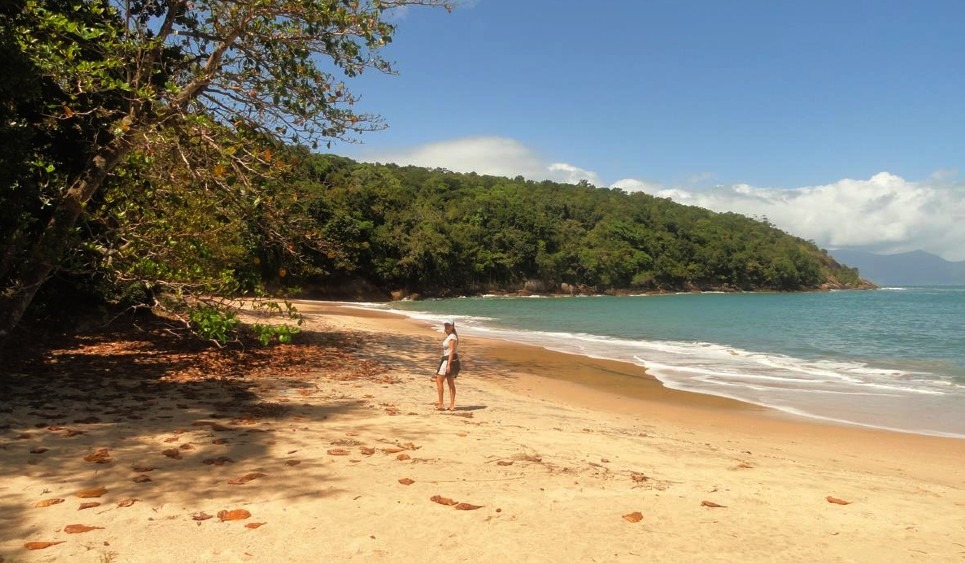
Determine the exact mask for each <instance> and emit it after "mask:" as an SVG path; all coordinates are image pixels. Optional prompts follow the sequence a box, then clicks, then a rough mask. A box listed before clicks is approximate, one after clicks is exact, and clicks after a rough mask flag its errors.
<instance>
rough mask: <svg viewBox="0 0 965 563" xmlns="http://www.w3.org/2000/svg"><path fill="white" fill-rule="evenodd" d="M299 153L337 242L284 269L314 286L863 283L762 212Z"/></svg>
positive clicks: (617, 287) (318, 212)
mask: <svg viewBox="0 0 965 563" xmlns="http://www.w3.org/2000/svg"><path fill="white" fill-rule="evenodd" d="M299 160H300V165H299V166H298V167H297V168H296V169H295V172H294V174H293V176H292V178H291V181H292V189H293V190H295V192H296V195H297V198H298V201H299V202H300V204H299V207H300V209H301V210H302V212H303V213H306V214H308V215H309V216H310V221H311V222H312V223H313V224H314V225H315V228H316V229H317V230H318V232H319V233H320V234H321V237H322V239H324V240H325V241H327V243H328V244H330V245H331V247H330V251H329V252H328V253H326V254H311V253H306V255H307V256H308V260H307V262H306V263H305V266H306V267H304V268H300V269H295V270H292V268H291V267H289V268H288V271H290V272H292V273H295V274H296V276H295V277H297V278H299V279H300V280H301V281H303V282H305V283H307V284H308V285H310V286H311V285H322V286H324V285H326V284H327V285H336V286H340V285H344V284H346V283H349V284H350V283H351V282H352V280H364V281H365V282H368V283H370V284H372V285H373V286H375V287H376V288H378V289H380V290H382V291H383V292H385V293H386V294H388V292H390V291H393V290H395V291H398V292H400V294H411V293H418V294H422V295H441V296H451V295H461V294H475V293H481V292H494V291H497V292H498V291H531V292H562V293H570V292H590V293H596V292H642V291H681V290H683V291H686V290H697V289H700V290H743V291H753V290H780V291H789V290H813V289H819V288H826V287H859V286H860V285H861V283H862V282H861V280H860V278H859V276H858V272H857V271H856V270H854V269H852V268H848V267H845V266H841V265H839V264H838V263H837V262H835V261H834V260H833V259H832V258H831V257H830V256H828V254H827V253H826V252H825V251H823V250H821V249H819V248H818V247H817V246H815V245H814V244H813V243H811V242H808V241H805V240H802V239H800V238H797V237H793V236H791V235H789V234H787V233H784V232H782V231H781V230H779V229H777V228H775V227H774V226H773V225H771V224H770V223H768V222H767V221H766V220H754V219H750V218H747V217H744V216H742V215H738V214H735V213H714V212H711V211H708V210H706V209H701V208H697V207H691V206H685V205H680V204H677V203H674V202H672V201H670V200H667V199H661V198H657V197H653V196H651V195H648V194H645V193H625V192H623V191H621V190H618V189H607V188H597V187H594V186H592V185H589V184H585V183H584V184H581V185H567V184H559V183H554V182H549V181H542V182H535V181H529V180H526V179H524V178H522V177H517V178H514V179H510V178H500V177H494V176H482V175H478V174H472V173H470V174H461V173H455V172H450V171H447V170H440V169H435V170H430V169H426V168H419V167H414V166H404V167H403V166H396V165H376V164H366V163H357V162H353V161H351V160H349V159H346V158H341V157H337V156H331V155H313V154H304V155H303V157H302V158H301V159H299ZM269 261H270V259H269ZM269 271H270V270H269ZM266 273H267V272H266Z"/></svg>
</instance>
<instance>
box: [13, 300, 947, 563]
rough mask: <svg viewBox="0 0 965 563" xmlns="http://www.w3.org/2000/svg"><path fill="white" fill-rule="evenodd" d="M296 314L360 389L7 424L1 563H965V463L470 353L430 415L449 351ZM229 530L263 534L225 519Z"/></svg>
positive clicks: (584, 372)
mask: <svg viewBox="0 0 965 563" xmlns="http://www.w3.org/2000/svg"><path fill="white" fill-rule="evenodd" d="M298 305H299V309H300V310H301V311H302V312H303V313H305V314H306V316H307V318H308V321H309V323H308V326H307V327H306V328H308V329H310V330H319V331H328V332H332V331H337V332H340V333H344V334H347V335H348V336H349V337H350V338H352V339H353V340H355V341H357V342H358V343H360V344H361V345H362V349H361V350H362V351H361V352H359V353H357V354H355V356H356V358H355V360H352V361H353V362H354V363H356V364H357V365H356V366H355V367H356V368H357V367H358V366H363V367H364V368H365V369H364V370H363V371H366V370H367V371H366V372H367V373H370V376H367V377H358V376H357V373H358V370H356V371H355V372H354V373H355V374H356V375H354V376H352V377H348V376H343V374H342V372H341V371H340V369H339V368H338V366H331V365H328V366H319V369H318V371H317V373H315V374H313V375H312V376H311V377H308V378H305V377H299V378H294V377H286V376H285V375H284V374H282V375H279V377H277V378H272V379H268V380H266V381H262V382H260V383H259V385H258V387H257V393H258V396H257V398H256V399H257V401H256V404H257V405H258V406H260V409H261V410H260V411H259V414H260V416H256V417H248V418H244V417H240V418H239V417H234V418H231V417H227V418H215V417H211V416H208V415H210V414H216V413H214V412H212V413H204V412H199V411H197V410H196V409H193V408H192V409H189V408H186V407H187V405H182V404H180V403H179V401H180V402H183V401H185V399H184V391H183V389H182V390H180V394H174V393H170V394H169V395H164V394H156V395H155V396H152V397H151V398H148V399H145V398H144V397H143V395H137V394H136V393H132V394H131V395H132V396H133V397H134V398H127V399H125V400H127V401H128V403H127V407H128V408H129V409H135V410H136V411H137V412H140V413H142V414H143V415H144V416H143V418H141V419H138V421H137V423H136V424H134V423H132V424H130V425H128V424H123V423H120V424H119V423H113V422H112V423H93V422H88V423H85V424H84V425H83V428H84V433H83V434H74V435H71V434H72V433H71V428H77V427H78V426H77V425H76V424H66V425H64V426H56V427H53V429H51V428H40V427H38V426H39V425H36V424H33V423H32V422H33V421H34V420H35V419H34V418H31V415H30V413H31V411H36V410H37V409H44V408H47V409H49V408H64V406H63V405H55V406H53V407H51V406H49V405H46V404H44V402H43V399H42V397H38V401H37V402H36V403H35V404H32V405H31V404H24V405H21V404H17V405H10V406H8V407H7V408H6V409H5V410H4V411H3V414H0V416H3V417H4V419H5V420H4V421H3V422H5V423H7V425H8V427H7V429H6V430H0V562H2V563H9V562H11V561H67V560H70V561H158V562H162V561H163V562H170V561H272V562H274V561H345V560H358V561H446V562H452V561H552V562H557V561H633V560H637V561H959V562H960V561H965V440H954V439H941V438H931V437H922V436H914V435H907V434H899V433H890V432H879V431H869V430H864V429H857V428H851V427H840V426H832V425H825V424H819V423H814V422H811V421H808V420H805V419H797V418H792V417H789V416H786V415H780V414H777V413H774V412H772V411H768V410H765V409H760V408H757V407H752V406H748V405H744V404H740V403H736V402H733V401H728V400H722V399H718V398H713V397H706V396H701V395H695V394H690V393H682V392H675V391H670V390H667V389H664V388H663V387H661V386H660V385H659V383H658V382H656V381H654V380H652V379H648V378H647V377H646V376H645V375H644V373H643V371H642V370H641V369H640V368H637V367H635V366H631V365H627V364H621V363H616V362H605V361H596V360H592V359H586V358H580V357H575V356H569V355H564V354H557V353H552V352H547V351H544V350H541V349H536V348H532V347H522V346H514V345H511V344H506V343H499V342H492V341H485V342H484V341H474V340H472V339H468V338H464V339H463V341H462V342H461V344H460V354H461V356H462V358H463V365H464V368H463V369H464V371H463V373H462V375H460V377H459V378H458V380H457V384H458V394H457V401H456V402H457V409H456V411H454V412H439V411H435V410H434V407H433V405H434V401H435V389H434V383H433V382H432V380H431V378H430V377H428V375H429V374H430V373H431V372H432V369H433V367H434V363H435V361H436V357H437V354H438V348H439V343H440V342H441V333H440V332H437V331H435V330H433V329H432V328H430V327H425V326H422V325H419V324H416V323H415V322H414V321H410V320H407V319H402V318H399V317H396V316H392V315H387V314H382V313H378V312H368V311H363V310H359V309H356V308H351V307H345V306H342V305H339V304H330V303H309V302H303V303H299V304H298ZM241 375H243V374H239V376H241ZM604 376H605V377H604ZM614 382H619V384H618V385H615V384H614ZM105 385H106V384H105ZM617 386H618V387H619V391H620V393H619V394H617V393H616V390H617ZM218 389H219V388H218V387H217V386H215V387H211V386H207V387H197V388H196V389H195V390H194V391H193V392H194V393H196V394H197V395H199V396H206V395H205V394H211V395H210V396H211V397H212V401H216V400H217V399H218V396H217V394H218V392H219V391H218ZM221 389H222V391H223V390H224V389H228V387H225V386H222V387H221ZM138 396H140V397H141V398H140V399H138V398H137V397H138ZM82 399H83V398H76V401H75V402H74V403H72V404H74V405H75V406H74V407H73V408H74V409H75V410H76V411H77V412H76V413H72V414H75V415H76V416H78V417H82V416H86V415H85V413H84V412H82V409H81V408H80V407H78V406H77V405H82V404H83V400H82ZM2 401H3V398H2V397H0V404H2ZM131 401H133V403H132V402H131ZM223 406H224V409H225V410H230V408H229V407H230V405H223ZM218 416H219V417H220V416H221V415H218ZM68 418H69V417H68ZM148 421H150V422H148ZM102 448H104V449H106V451H101V452H100V453H99V450H101V449H102ZM40 450H44V451H43V452H42V453H31V452H40ZM164 452H167V455H165V453H164ZM99 456H100V458H99ZM85 457H86V458H88V459H87V460H85V459H84V458H85ZM103 458H107V459H103ZM99 459H100V460H101V461H104V463H97V462H98V460H99ZM148 469H151V470H149V471H148ZM145 477H146V478H149V479H150V480H149V481H148V480H145ZM138 481H140V482H138ZM98 487H103V488H105V489H106V491H105V492H102V494H101V495H100V496H98V497H92V498H79V497H78V496H77V492H78V491H81V490H85V489H94V488H98ZM433 498H435V499H436V500H433ZM56 499H63V501H62V502H59V503H55V504H50V505H49V506H37V504H38V503H41V504H43V501H50V500H56ZM447 499H448V500H451V501H452V502H454V503H459V504H455V505H452V504H447V503H446V502H447ZM832 500H840V501H841V502H842V503H838V502H832ZM125 501H127V502H125ZM440 501H441V502H440ZM85 502H99V503H100V505H98V506H95V507H91V508H85V509H80V507H81V505H82V503H85ZM844 503H847V504H844ZM234 510H245V511H247V512H248V513H250V516H248V517H245V518H243V519H239V520H230V519H228V520H222V518H221V517H219V512H221V511H234ZM209 515H210V516H211V518H205V516H209ZM224 516H228V514H224ZM254 524H258V526H254ZM69 525H81V526H84V527H89V528H90V529H88V530H87V531H77V532H76V533H68V530H70V531H75V529H73V528H67V527H68V526H69ZM84 529H85V528H80V530H84ZM28 542H62V543H57V544H55V545H51V546H49V547H46V548H44V549H36V550H31V549H27V548H26V547H25V544H27V543H28Z"/></svg>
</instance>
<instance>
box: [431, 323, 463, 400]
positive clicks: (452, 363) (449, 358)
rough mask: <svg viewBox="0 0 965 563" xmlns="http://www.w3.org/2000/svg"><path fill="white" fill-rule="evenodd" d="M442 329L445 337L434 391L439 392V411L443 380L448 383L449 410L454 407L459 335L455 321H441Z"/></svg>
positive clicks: (457, 372)
mask: <svg viewBox="0 0 965 563" xmlns="http://www.w3.org/2000/svg"><path fill="white" fill-rule="evenodd" d="M443 330H444V331H445V333H446V338H445V340H443V341H442V361H441V362H439V369H437V370H436V392H437V393H438V394H439V400H438V401H437V402H436V410H440V411H441V410H443V401H442V399H443V387H442V382H443V380H445V381H446V382H447V383H448V384H449V410H455V409H456V376H458V375H459V335H458V334H456V323H455V321H446V322H445V323H443Z"/></svg>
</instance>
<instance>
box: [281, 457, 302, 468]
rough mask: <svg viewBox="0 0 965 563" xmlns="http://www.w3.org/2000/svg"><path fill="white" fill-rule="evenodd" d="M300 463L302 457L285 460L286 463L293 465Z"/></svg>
mask: <svg viewBox="0 0 965 563" xmlns="http://www.w3.org/2000/svg"><path fill="white" fill-rule="evenodd" d="M299 463H301V460H300V459H290V460H288V461H286V462H285V465H291V466H293V467H294V466H296V465H298V464H299Z"/></svg>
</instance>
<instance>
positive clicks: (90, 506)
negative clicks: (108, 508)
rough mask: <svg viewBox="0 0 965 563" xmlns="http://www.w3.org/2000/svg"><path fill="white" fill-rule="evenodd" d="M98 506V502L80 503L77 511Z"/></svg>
mask: <svg viewBox="0 0 965 563" xmlns="http://www.w3.org/2000/svg"><path fill="white" fill-rule="evenodd" d="M100 505H101V503H99V502H82V503H80V506H78V507H77V510H86V509H88V508H94V507H95V506H100Z"/></svg>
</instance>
